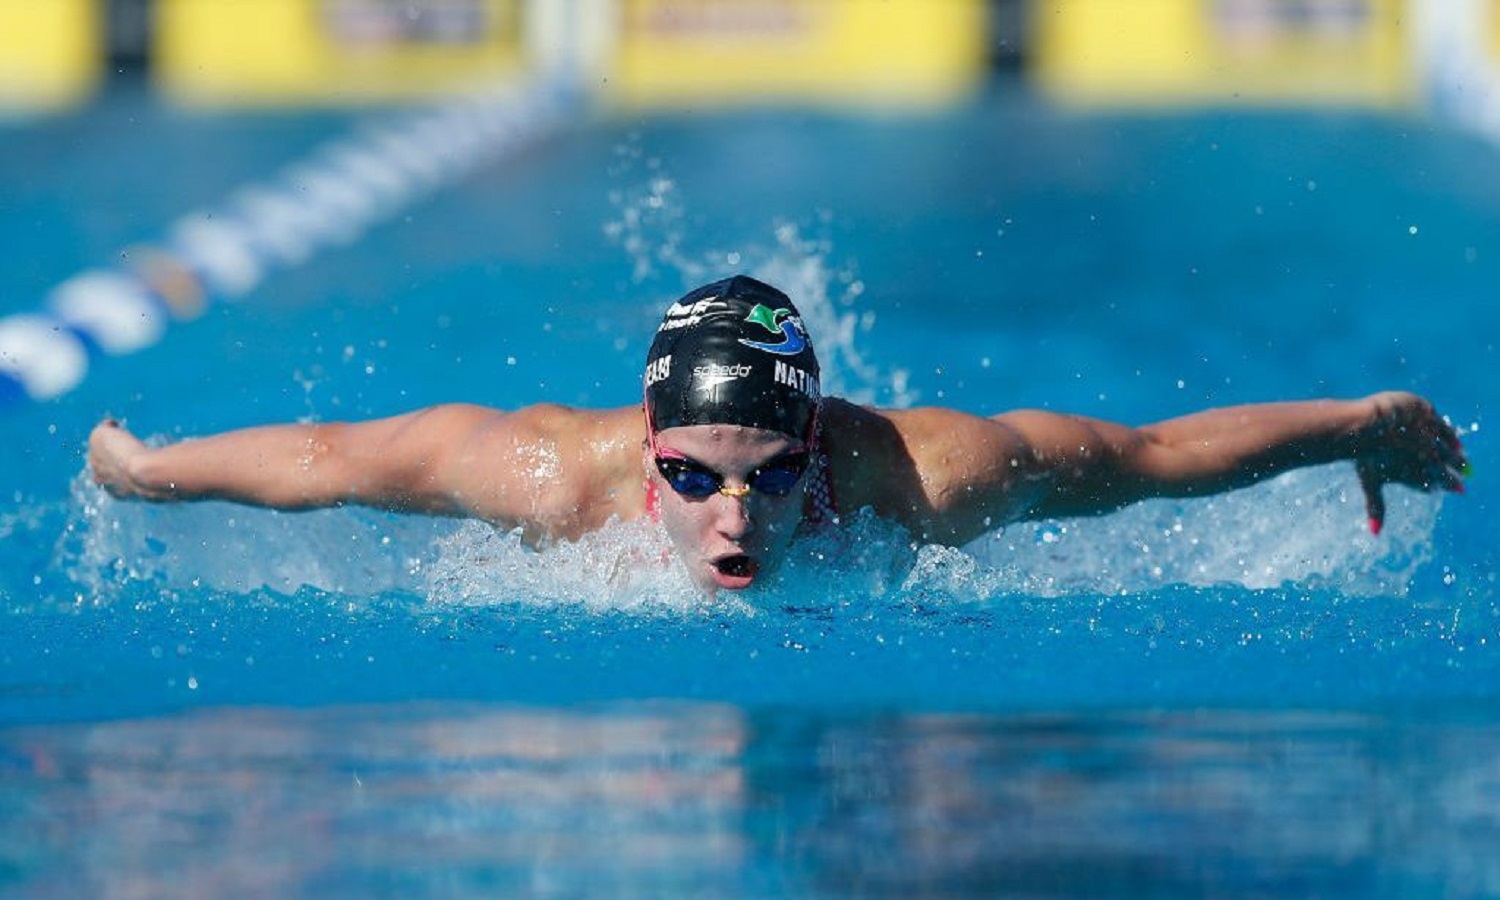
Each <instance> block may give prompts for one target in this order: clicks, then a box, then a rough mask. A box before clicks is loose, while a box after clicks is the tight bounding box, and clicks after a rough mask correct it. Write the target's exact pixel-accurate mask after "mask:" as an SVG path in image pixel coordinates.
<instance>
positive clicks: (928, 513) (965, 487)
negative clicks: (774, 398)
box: [824, 401, 1035, 540]
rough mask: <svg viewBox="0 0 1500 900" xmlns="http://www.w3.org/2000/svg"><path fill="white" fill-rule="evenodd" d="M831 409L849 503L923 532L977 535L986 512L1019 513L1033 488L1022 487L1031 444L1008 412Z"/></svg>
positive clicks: (840, 479) (832, 443)
mask: <svg viewBox="0 0 1500 900" xmlns="http://www.w3.org/2000/svg"><path fill="white" fill-rule="evenodd" d="M827 413H828V418H827V419H826V420H825V423H824V425H825V434H826V436H827V440H826V446H827V450H828V455H829V458H830V462H831V465H832V469H833V477H834V485H835V489H836V491H837V493H838V496H839V498H840V501H841V503H842V504H843V505H844V506H846V507H848V508H849V509H857V508H860V507H864V506H869V507H871V508H873V509H874V510H875V512H876V513H877V514H879V515H881V516H884V517H886V518H891V519H894V520H896V521H898V522H900V523H902V524H903V525H905V526H906V527H908V528H910V529H912V531H913V532H915V533H917V534H920V535H923V536H926V537H929V538H933V539H944V540H949V539H952V540H956V539H958V537H960V536H962V535H971V534H973V533H978V531H980V530H982V528H983V523H984V522H985V520H986V518H987V517H993V519H994V520H997V521H1003V520H1006V519H1008V518H1011V517H1014V516H1015V515H1016V512H1017V510H1018V509H1019V508H1021V507H1023V506H1024V505H1025V503H1027V502H1029V498H1030V495H1031V494H1032V493H1033V492H1034V491H1033V490H1028V491H1017V490H1016V488H1017V483H1016V482H1017V479H1018V478H1019V477H1020V476H1021V475H1022V474H1023V473H1024V472H1025V471H1027V469H1028V468H1029V467H1028V466H1026V465H1025V464H1024V460H1025V458H1026V457H1027V455H1028V452H1029V447H1030V444H1029V441H1028V436H1027V434H1026V428H1025V426H1024V423H1023V422H1017V421H1016V420H1014V419H1013V418H1012V416H1011V415H1010V414H1007V415H1002V416H997V417H994V418H986V417H984V416H978V415H974V414H971V413H965V412H961V411H959V410H954V409H949V408H944V407H921V408H916V409H875V408H872V407H863V406H856V405H854V404H850V403H847V402H843V401H838V402H835V403H833V404H831V405H830V406H829V407H828V408H827ZM1032 487H1033V488H1035V486H1032ZM971 520H972V521H971Z"/></svg>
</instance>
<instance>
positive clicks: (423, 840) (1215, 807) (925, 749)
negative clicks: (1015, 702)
mask: <svg viewBox="0 0 1500 900" xmlns="http://www.w3.org/2000/svg"><path fill="white" fill-rule="evenodd" d="M1491 718H1492V717H1491ZM0 793H3V795H4V798H3V799H4V802H3V803H0V889H5V890H7V891H8V890H12V889H14V890H17V891H18V892H20V893H23V894H26V895H50V894H56V895H64V894H67V895H79V894H86V895H91V896H120V897H136V896H139V897H160V896H224V895H230V894H234V895H245V894H254V895H265V896H273V895H274V896H287V895H320V896H321V895H327V894H340V893H343V894H360V895H368V894H371V893H395V894H399V895H401V896H422V895H434V894H439V895H451V894H473V893H486V894H511V895H515V894H522V893H524V894H531V895H552V894H561V895H579V894H591V895H598V896H612V897H615V896H663V895H667V896H671V895H691V896H715V895H736V896H747V895H748V896H765V895H786V896H830V895H840V896H842V895H850V894H853V895H860V896H870V895H886V896H903V897H905V896H918V895H939V896H960V895H974V896H1059V897H1062V896H1080V895H1090V896H1120V897H1127V896H1129V897H1134V896H1143V895H1148V894H1149V895H1151V896H1202V895H1204V894H1214V895H1230V894H1233V895H1237V896H1243V895H1246V894H1249V895H1257V896H1313V895H1316V896H1325V897H1326V896H1348V897H1369V896H1412V895H1444V896H1471V895H1475V894H1483V893H1488V892H1494V891H1497V890H1500V861H1497V860H1496V859H1495V857H1494V856H1493V853H1492V852H1491V851H1492V848H1493V847H1494V846H1496V845H1497V841H1500V725H1495V724H1491V723H1489V722H1485V721H1483V717H1476V718H1474V719H1472V720H1470V719H1462V718H1453V717H1445V718H1431V717H1429V718H1415V717H1410V716H1393V717H1387V716H1380V715H1369V714H1365V715H1355V714H1318V713H1298V712H1199V713H1175V714H1135V715H1126V714H1108V715H1091V714H1085V713H1079V714H1067V715H1063V714H1057V715H1042V714H1033V715H1026V716H1008V717H1000V716H991V715H955V714H935V713H934V714H902V715H880V714H868V713H861V714H856V713H854V712H852V711H850V712H841V713H831V714H812V713H806V712H799V713H795V714H793V713H787V712H784V711H777V710H772V709H761V710H755V711H747V710H745V709H742V708H739V707H735V706H730V705H717V704H712V705H710V704H644V705H641V704H636V705H628V706H609V707H601V708H595V709H572V710H567V711H563V710H557V709H546V708H524V707H506V708H497V707H493V706H487V705H471V704H461V705H442V706H436V705H423V704H401V705H396V704H387V705H381V706H367V707H345V708H329V709H313V710H291V709H285V708H260V709H256V708H233V709H222V710H213V711H200V712H196V713H193V714H189V715H184V716H179V717H171V718H159V719H135V720H129V721H120V722H102V723H91V724H70V725H54V726H40V725H38V726H26V727H12V728H7V729H4V730H0Z"/></svg>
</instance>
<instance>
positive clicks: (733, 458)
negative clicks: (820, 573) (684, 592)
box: [644, 425, 807, 594]
mask: <svg viewBox="0 0 1500 900" xmlns="http://www.w3.org/2000/svg"><path fill="white" fill-rule="evenodd" d="M656 445H657V447H658V448H659V449H661V450H663V451H666V452H668V453H675V454H678V455H681V456H685V457H687V458H688V459H691V460H693V461H695V462H698V463H700V464H702V465H704V466H706V467H708V468H710V469H712V470H713V471H715V472H717V473H719V474H720V475H722V476H723V478H724V488H725V490H726V491H727V492H728V493H715V494H710V495H709V496H707V497H702V498H698V497H686V496H683V495H681V494H678V493H677V492H676V491H674V490H672V488H671V486H669V485H668V484H667V482H666V481H665V479H663V478H662V477H661V474H660V473H659V472H658V471H657V469H656V463H655V458H654V453H653V450H652V449H651V447H649V446H648V447H647V448H646V451H645V454H644V464H645V468H646V477H647V478H649V479H650V480H651V481H652V483H653V484H654V485H655V486H656V493H657V496H658V497H659V498H660V503H661V507H660V513H661V524H662V527H663V528H664V529H665V530H666V532H667V536H668V537H669V538H670V539H671V541H672V545H673V547H674V548H675V549H676V550H677V553H678V555H679V557H680V558H681V559H682V561H683V563H684V564H685V565H686V566H687V569H688V573H689V574H690V575H691V576H692V578H693V582H694V583H695V584H697V585H698V586H699V587H701V588H703V589H704V590H705V591H707V592H708V593H710V594H712V593H714V592H716V591H718V590H742V589H744V588H747V587H749V586H750V585H751V584H753V583H754V582H755V580H756V578H757V577H758V576H759V575H760V574H761V573H762V572H764V571H765V570H766V569H768V568H770V567H772V566H774V565H775V563H776V562H777V561H778V560H779V559H780V558H781V556H782V554H783V552H784V551H785V550H786V547H787V545H788V544H790V543H791V540H792V536H793V534H794V533H795V532H796V530H797V524H798V523H799V522H800V521H801V519H802V509H803V489H804V488H805V486H806V483H807V476H806V475H805V474H804V475H803V477H802V479H801V480H800V481H798V483H797V486H796V487H795V488H793V489H792V491H791V493H789V494H787V495H786V496H785V497H773V496H769V495H767V494H764V493H762V492H760V491H754V490H752V491H749V492H748V493H744V494H743V495H742V496H729V495H728V494H729V493H733V494H740V493H741V490H740V489H743V488H745V487H746V478H748V477H749V476H750V474H751V473H752V472H754V471H755V470H756V469H758V468H760V467H761V466H763V465H765V464H766V463H768V462H770V461H771V460H773V459H775V458H776V457H778V456H781V455H782V454H784V453H787V452H789V451H792V450H795V449H798V448H800V447H801V444H800V443H799V442H798V441H796V440H793V439H792V438H790V437H788V436H786V435H784V434H780V433H777V432H774V431H763V430H761V429H758V428H745V427H742V426H738V425H686V426H681V427H677V428H668V429H665V430H663V431H661V432H659V433H658V434H657V436H656Z"/></svg>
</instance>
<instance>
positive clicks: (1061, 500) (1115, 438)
mask: <svg viewBox="0 0 1500 900" xmlns="http://www.w3.org/2000/svg"><path fill="white" fill-rule="evenodd" d="M643 381H644V391H645V396H644V403H643V404H642V405H640V406H630V407H624V408H620V409H611V410H587V409H575V408H570V407H566V406H560V405H555V404H538V405H535V406H529V407H524V408H521V409H517V410H514V411H511V412H503V411H500V410H495V409H489V408H485V407H481V406H473V405H465V404H446V405H440V406H435V407H431V408H428V409H424V410H419V411H416V412H411V413H407V414H405V415H399V416H395V417H392V418H386V419H378V420H372V421H366V422H358V423H317V424H297V425H271V426H261V427H252V428H246V429H243V430H237V431H230V432H226V433H223V434H219V435H214V436H210V437H204V438H200V439H194V440H186V441H181V442H178V443H175V444H170V445H167V446H163V447H149V446H147V445H146V444H144V443H142V442H141V441H140V440H138V439H137V438H136V437H135V436H134V435H132V434H131V433H130V432H129V431H127V430H126V429H125V428H124V427H122V426H121V425H120V424H119V423H117V422H115V421H113V420H107V421H105V422H103V423H101V424H100V425H99V426H97V427H96V428H95V429H94V431H93V433H92V435H91V436H90V438H89V453H88V460H89V466H90V468H91V470H92V473H93V478H94V480H95V481H96V482H97V483H99V484H100V485H102V486H103V487H104V488H105V489H106V490H107V491H108V492H109V493H110V494H112V495H114V496H116V497H120V498H139V499H143V500H153V501H187V500H210V499H212V500H228V501H234V502H238V503H244V504H250V505H254V506H262V507H272V508H277V509H284V510H302V509H313V508H318V507H330V506H341V505H344V504H359V505H365V506H372V507H378V508H383V509H388V510H396V511H401V512H408V513H422V514H429V515H440V516H464V517H475V518H479V519H483V520H486V521H488V522H490V523H492V524H494V525H495V526H496V527H499V528H503V529H507V530H510V529H516V528H519V529H521V530H522V533H523V535H524V536H525V538H526V539H527V540H528V541H530V542H532V543H534V544H545V543H546V542H548V541H555V540H572V539H576V538H578V537H579V536H581V535H583V534H585V533H587V532H590V531H594V530H596V529H599V528H601V527H603V526H604V525H606V524H607V523H609V522H610V521H612V520H622V521H628V520H633V519H639V518H641V517H649V518H650V519H652V520H654V521H656V522H658V523H660V527H661V528H662V529H664V530H665V532H666V534H667V535H668V536H669V538H670V540H671V545H672V547H673V548H674V550H675V552H676V554H677V555H678V556H679V558H680V559H681V560H682V562H683V563H684V564H685V565H686V567H687V569H688V571H689V573H690V574H691V575H692V577H693V580H694V581H695V583H697V584H698V585H699V586H700V587H701V588H703V589H704V590H705V591H706V592H708V593H710V594H712V593H714V592H715V591H718V590H731V591H733V590H740V589H744V588H747V587H749V586H751V585H752V584H754V583H755V582H756V580H757V578H759V577H760V576H761V575H762V573H764V572H765V571H767V570H768V569H770V568H771V567H773V566H774V565H775V564H776V562H777V560H778V559H779V558H780V557H781V556H782V554H783V551H784V550H785V549H786V547H787V545H788V544H789V543H790V542H791V541H792V539H793V537H794V536H795V534H796V533H797V532H798V531H799V530H800V529H816V528H828V527H836V526H837V524H838V522H839V515H840V513H841V512H843V513H848V512H853V511H855V510H860V509H864V508H866V507H868V508H870V509H871V510H873V511H874V513H875V514H876V515H878V516H880V517H883V518H885V519H889V520H892V521H894V522H896V523H899V524H900V525H902V526H903V527H905V528H906V529H907V530H908V531H910V532H911V533H912V534H913V535H914V536H915V537H916V538H917V539H919V540H922V541H925V542H930V543H942V544H952V545H959V544H963V543H966V542H968V541H970V540H972V539H973V538H976V537H978V536H980V535H981V534H984V533H985V532H988V531H991V530H993V529H995V528H999V527H1000V526H1002V525H1005V524H1007V523H1010V522H1016V521H1019V520H1025V519H1046V518H1057V517H1072V516H1086V515H1096V514H1102V513H1107V512H1109V511H1111V510H1115V509H1118V508H1120V507H1122V506H1125V505H1128V504H1131V503H1134V502H1136V501H1139V500H1145V499H1147V498H1152V497H1197V496H1204V495H1207V494H1214V493H1218V492H1222V491H1228V490H1233V489H1235V488H1240V487H1244V486H1247V485H1250V484H1252V483H1254V482H1257V481H1260V480H1262V479H1266V478H1270V477H1272V476H1274V475H1277V474H1279V473H1282V472H1286V471H1288V470H1290V469H1294V468H1298V467H1301V466H1311V465H1318V464H1322V463H1331V462H1335V461H1339V460H1348V461H1351V462H1353V463H1354V469H1355V473H1356V476H1357V478H1358V481H1359V483H1360V485H1361V488H1362V490H1363V493H1364V499H1365V504H1366V509H1367V511H1368V515H1369V523H1370V528H1371V530H1372V531H1373V532H1375V533H1377V534H1378V533H1379V531H1380V527H1381V524H1382V523H1383V521H1384V518H1385V504H1384V501H1383V497H1382V488H1383V487H1384V486H1385V485H1387V484H1401V485H1406V486H1408V487H1412V488H1416V489H1418V490H1423V491H1435V490H1448V491H1455V492H1462V491H1463V480H1462V479H1463V476H1464V475H1466V474H1467V471H1468V464H1467V462H1466V460H1465V457H1464V452H1463V449H1462V447H1461V446H1460V444H1459V440H1458V435H1457V433H1456V432H1455V431H1454V429H1453V428H1452V427H1451V426H1449V425H1448V424H1447V423H1446V422H1445V421H1444V420H1443V419H1442V418H1440V417H1439V416H1438V415H1437V413H1436V412H1435V411H1434V409H1433V407H1432V405H1431V404H1430V403H1428V402H1427V401H1426V400H1424V399H1422V398H1421V397H1418V396H1416V395H1414V394H1410V393H1404V392H1385V393H1379V394H1374V395H1372V396H1369V397H1365V398H1363V399H1359V400H1313V401H1305V402H1289V403H1265V404H1255V405H1248V406H1236V407H1226V408H1218V409H1209V410H1205V411H1202V412H1197V413H1193V414H1190V415H1186V416H1182V417H1180V418H1174V419H1169V420H1167V421H1163V422H1158V423H1155V424H1151V425H1145V426H1141V427H1130V426H1126V425H1120V424H1115V423H1113V422H1107V421H1102V420H1098V419H1092V418H1085V417H1082V416H1074V415H1063V414H1058V413H1053V412H1044V411H1038V410H1021V411H1013V412H1006V413H1001V414H999V415H994V416H990V417H984V416H979V415H972V414H969V413H965V412H960V411H957V410H953V409H944V408H937V407H928V408H918V409H875V408H872V407H867V406H861V405H857V404H854V403H850V402H847V401H845V400H841V399H838V398H835V397H824V396H822V393H821V391H820V388H819V385H820V381H819V369H818V360H817V357H816V355H815V354H814V352H813V346H812V342H811V339H810V337H809V335H808V334H807V331H806V329H805V327H804V325H803V322H802V318H801V316H800V314H799V313H798V312H797V308H796V306H795V305H794V304H793V303H792V301H791V300H790V299H789V298H788V297H787V296H786V295H785V294H783V293H782V292H781V291H779V290H777V289H776V288H774V287H771V286H770V285H767V284H764V283H762V282H760V281H756V280H755V279H753V278H749V277H747V276H743V275H741V276H736V277H733V278H728V279H725V280H723V281H718V282H715V283H713V284H709V285H706V286H704V287H701V288H698V289H697V290H694V291H691V292H690V293H688V294H687V295H686V296H684V297H683V298H682V299H680V300H678V301H677V302H675V303H673V304H672V306H671V308H669V309H668V310H667V312H666V315H665V317H664V318H663V320H662V323H661V326H660V327H659V328H658V330H657V332H656V336H655V339H654V340H653V341H652V343H651V347H650V350H649V352H648V353H647V356H646V367H645V375H644V379H643Z"/></svg>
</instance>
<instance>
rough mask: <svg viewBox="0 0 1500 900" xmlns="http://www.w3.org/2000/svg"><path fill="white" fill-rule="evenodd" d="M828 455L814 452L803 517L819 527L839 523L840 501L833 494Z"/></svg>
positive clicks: (808, 477) (810, 523)
mask: <svg viewBox="0 0 1500 900" xmlns="http://www.w3.org/2000/svg"><path fill="white" fill-rule="evenodd" d="M829 468H830V465H829V462H828V455H827V454H825V453H814V454H813V457H812V461H811V463H810V464H809V466H808V472H807V488H806V491H807V504H806V507H805V509H804V511H803V513H802V518H803V519H804V520H805V521H806V522H807V523H808V524H809V525H812V526H814V527H818V528H826V527H828V526H830V525H837V524H838V521H839V509H838V502H837V500H836V498H835V497H834V496H833V477H832V474H831V473H830V471H829Z"/></svg>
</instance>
